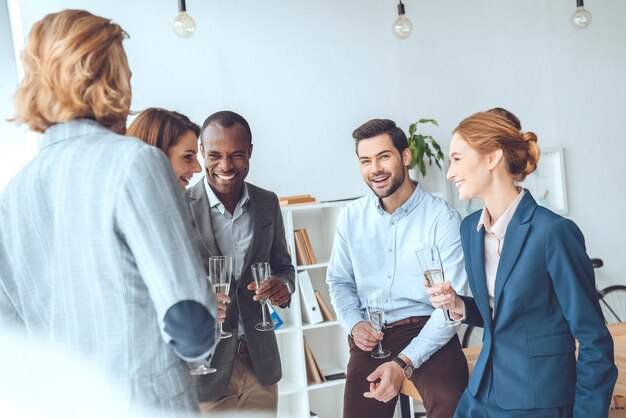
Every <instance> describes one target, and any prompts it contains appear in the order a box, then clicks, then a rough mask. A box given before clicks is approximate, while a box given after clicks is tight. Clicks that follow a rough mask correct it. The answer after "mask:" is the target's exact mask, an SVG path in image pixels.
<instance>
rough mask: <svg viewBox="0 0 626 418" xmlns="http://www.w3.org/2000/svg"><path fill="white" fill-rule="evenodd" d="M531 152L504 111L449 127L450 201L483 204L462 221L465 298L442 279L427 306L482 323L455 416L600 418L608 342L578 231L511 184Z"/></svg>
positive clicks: (533, 157)
mask: <svg viewBox="0 0 626 418" xmlns="http://www.w3.org/2000/svg"><path fill="white" fill-rule="evenodd" d="M539 155H540V152H539V147H538V146H537V136H536V135H535V134H534V133H532V132H522V131H521V126H520V123H519V120H518V119H517V117H515V116H514V115H513V114H512V113H510V112H508V111H506V110H505V109H501V108H496V109H492V110H490V111H487V112H479V113H476V114H474V115H472V116H470V117H468V118H466V119H464V120H463V121H461V123H460V124H459V126H458V127H457V128H456V129H455V130H454V131H453V136H452V140H451V141H450V159H451V165H450V169H449V171H448V179H450V180H451V181H453V182H454V183H455V185H456V188H457V191H458V193H459V198H460V199H462V200H467V199H476V198H478V199H481V200H482V201H483V203H484V209H482V211H478V212H475V213H473V214H471V215H469V216H467V217H466V218H465V219H464V220H463V222H462V224H461V240H462V245H463V252H464V255H465V269H466V272H467V276H468V279H469V284H470V289H471V291H472V295H473V297H467V296H459V295H457V294H456V292H455V291H454V289H452V288H451V287H450V283H449V282H446V283H444V284H443V285H441V286H436V287H432V288H429V289H428V293H429V295H430V300H431V302H432V304H433V305H434V306H435V307H442V306H443V305H444V304H445V306H446V308H447V309H448V310H449V311H450V313H451V315H452V316H453V317H455V318H456V319H463V322H464V323H467V324H470V325H473V326H480V327H484V340H483V346H482V349H481V352H480V355H479V357H478V360H477V362H476V366H475V367H474V370H473V373H472V376H471V378H470V382H469V386H468V388H467V389H466V390H465V392H464V394H463V396H462V397H461V400H460V401H459V404H458V407H457V409H456V413H455V417H457V418H465V417H472V418H473V417H476V418H478V417H481V418H482V417H490V418H491V417H502V418H505V417H506V418H510V417H531V418H532V417H537V418H539V417H580V418H583V417H594V418H601V417H606V416H607V414H608V409H609V405H610V399H611V395H612V392H613V387H614V385H615V380H616V377H617V372H616V368H615V365H614V362H613V340H612V339H611V336H610V334H609V332H608V330H607V327H606V325H605V324H604V320H603V317H602V313H601V311H600V306H599V305H598V300H597V298H596V295H595V291H594V289H595V279H594V273H593V268H592V266H591V261H590V259H589V257H588V256H587V254H586V250H585V243H584V238H583V235H582V233H581V232H580V230H579V229H578V227H577V226H576V224H574V222H572V221H570V220H569V219H566V218H563V217H561V216H559V215H557V214H555V213H553V212H551V211H550V210H548V209H546V208H544V207H541V206H538V205H537V203H536V202H535V200H534V199H533V197H532V196H531V194H530V192H529V191H528V190H526V189H523V188H521V187H519V186H517V184H516V183H517V182H521V181H523V180H524V179H525V178H526V176H527V175H529V174H530V173H532V172H533V171H534V170H535V169H536V167H537V162H538V161H539ZM425 285H426V286H428V283H426V282H425ZM576 340H578V342H579V343H580V345H579V350H578V359H576V356H575V350H576V345H575V341H576Z"/></svg>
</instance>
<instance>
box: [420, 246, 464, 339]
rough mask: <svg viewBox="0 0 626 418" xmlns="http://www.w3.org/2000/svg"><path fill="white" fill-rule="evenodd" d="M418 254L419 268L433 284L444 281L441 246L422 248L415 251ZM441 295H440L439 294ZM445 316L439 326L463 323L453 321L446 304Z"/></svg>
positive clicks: (443, 309) (443, 310) (444, 307)
mask: <svg viewBox="0 0 626 418" xmlns="http://www.w3.org/2000/svg"><path fill="white" fill-rule="evenodd" d="M415 254H416V255H417V263H418V264H419V268H420V270H421V271H422V273H423V274H424V277H426V280H428V283H429V284H430V285H431V286H436V285H438V284H441V283H443V282H444V281H445V280H446V278H445V275H444V273H443V264H442V263H441V255H440V254H439V248H438V247H437V246H436V245H433V246H428V247H424V248H420V249H419V250H417V251H416V252H415ZM437 296H439V295H437ZM442 312H443V316H444V318H445V321H444V323H443V325H441V326H439V328H444V327H452V326H455V325H458V324H460V323H461V321H453V320H452V319H450V314H449V312H448V309H446V305H445V304H444V305H443V307H442Z"/></svg>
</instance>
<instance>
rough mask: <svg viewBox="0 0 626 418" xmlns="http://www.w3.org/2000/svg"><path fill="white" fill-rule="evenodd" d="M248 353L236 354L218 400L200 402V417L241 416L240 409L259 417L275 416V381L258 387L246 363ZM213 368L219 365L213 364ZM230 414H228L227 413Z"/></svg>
mask: <svg viewBox="0 0 626 418" xmlns="http://www.w3.org/2000/svg"><path fill="white" fill-rule="evenodd" d="M247 356H248V354H246V353H239V354H237V358H236V360H235V366H234V368H233V374H232V376H231V378H230V382H229V383H228V386H227V387H226V391H225V392H224V395H223V396H222V398H221V399H219V400H218V401H215V402H201V403H200V412H201V413H202V415H203V416H214V414H217V415H218V416H234V417H239V416H242V415H241V414H242V413H243V412H249V413H251V412H259V413H262V414H261V415H259V416H263V417H266V416H267V417H269V416H276V412H277V410H278V384H274V385H271V386H262V385H261V384H260V383H259V381H258V380H257V378H256V375H255V374H254V371H253V370H252V368H251V367H250V366H249V365H248V362H249V359H248V358H247ZM215 367H219V365H216V366H215ZM230 414H232V415H230Z"/></svg>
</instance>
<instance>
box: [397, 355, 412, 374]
mask: <svg viewBox="0 0 626 418" xmlns="http://www.w3.org/2000/svg"><path fill="white" fill-rule="evenodd" d="M393 361H395V362H396V363H397V364H398V365H400V367H402V373H403V374H404V377H405V378H407V379H410V378H411V376H413V367H411V366H410V365H408V364H407V363H406V361H404V360H402V359H401V358H400V357H394V359H393Z"/></svg>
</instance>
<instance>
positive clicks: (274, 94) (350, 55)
mask: <svg viewBox="0 0 626 418" xmlns="http://www.w3.org/2000/svg"><path fill="white" fill-rule="evenodd" d="M16 1H17V3H19V6H20V9H21V13H22V22H23V26H24V28H25V30H28V28H30V26H31V25H32V23H33V22H34V21H36V20H37V19H39V18H41V17H42V16H43V15H44V14H46V13H48V12H53V11H57V10H60V9H63V8H68V7H73V8H86V9H88V10H90V11H92V12H94V13H96V14H101V15H103V16H107V17H110V18H113V19H114V20H115V21H117V22H119V23H120V24H121V25H122V26H123V27H124V28H125V29H126V30H127V31H128V33H129V34H130V36H131V38H130V39H129V40H128V41H127V42H126V47H127V52H128V55H129V60H130V64H131V67H132V70H133V89H134V99H133V107H134V109H136V110H141V109H143V108H145V107H148V106H162V107H166V108H170V109H175V110H179V111H181V112H183V113H186V114H188V115H189V116H190V117H192V119H195V120H196V121H197V122H199V123H202V121H203V119H204V118H205V117H206V116H208V115H209V114H210V113H212V112H214V111H217V110H221V109H232V110H235V111H238V112H240V113H241V114H243V115H244V116H245V117H246V118H247V119H248V120H249V122H250V124H251V126H252V129H253V135H254V143H255V152H254V156H253V159H252V161H251V163H252V168H251V173H250V176H249V180H251V181H252V182H255V183H257V184H259V185H261V186H264V187H267V188H269V189H273V190H275V191H276V192H277V193H278V194H279V195H290V194H301V193H312V194H313V195H315V196H316V197H317V198H318V199H321V200H325V199H335V198H343V197H350V196H356V195H361V194H363V193H365V192H366V188H365V186H364V185H363V182H362V180H361V178H360V176H359V173H358V167H357V162H356V158H355V156H354V151H353V144H352V140H351V137H350V134H351V132H352V130H353V129H354V128H355V127H357V126H358V125H359V124H360V123H362V122H364V121H365V120H367V119H369V118H373V117H389V118H392V119H395V120H396V121H397V122H399V124H400V125H401V126H403V127H405V128H406V127H407V126H408V124H409V123H410V122H413V121H414V120H416V119H418V118H421V117H433V118H436V119H438V120H439V122H440V125H441V129H438V130H437V129H435V130H429V131H430V132H431V133H433V134H434V135H435V136H436V138H437V139H439V140H440V141H441V142H443V143H444V144H446V145H447V142H448V139H449V133H450V131H451V130H452V128H453V127H454V126H455V125H456V123H458V122H459V121H460V119H462V118H463V117H465V116H467V115H469V114H471V113H473V112H475V111H478V110H485V109H487V108H490V107H493V106H504V107H506V108H509V109H510V110H512V111H513V112H514V113H516V114H517V115H518V116H519V117H520V119H521V120H522V124H523V127H524V128H525V129H528V130H533V131H534V132H536V133H537V135H538V136H539V144H540V145H541V146H551V147H554V146H562V147H564V148H565V162H566V171H567V183H568V197H569V208H570V210H569V215H568V216H570V217H571V218H572V219H573V220H574V221H576V222H577V223H578V224H579V226H580V227H581V228H582V230H583V232H584V233H585V235H586V237H587V244H588V251H589V254H590V255H591V256H599V257H602V258H604V260H605V268H604V269H603V272H601V273H600V274H599V282H600V283H601V284H606V283H608V282H609V281H611V282H612V281H620V282H626V274H624V273H623V270H624V268H623V263H624V261H623V260H624V256H623V254H622V253H623V252H624V250H625V246H624V244H623V240H624V237H626V226H625V222H624V221H623V220H622V219H623V216H622V214H623V212H624V209H626V194H625V193H624V191H623V190H624V186H622V185H621V178H622V172H623V170H622V167H623V165H624V157H625V156H626V144H625V142H624V141H625V139H626V138H625V131H626V117H625V116H626V112H625V110H626V104H625V103H624V100H625V99H626V81H625V80H626V78H625V77H624V75H625V73H626V25H624V22H626V1H624V0H603V1H600V0H587V1H586V7H587V9H588V10H589V11H591V13H592V15H593V22H592V24H591V26H590V27H589V28H588V29H586V30H584V31H575V30H574V29H572V27H571V26H570V24H569V16H570V15H571V13H572V12H573V10H574V8H575V1H574V0H559V1H557V0H551V1H545V0H517V1H511V0H509V1H501V0H491V1H489V0H473V1H467V0H430V1H426V0H406V1H405V3H406V9H407V13H408V15H409V17H410V18H411V19H412V21H413V23H414V26H415V31H414V34H413V36H412V37H411V38H409V39H408V40H405V41H399V40H397V39H395V38H394V37H393V36H392V35H391V29H390V26H391V22H392V21H393V20H394V18H395V10H396V6H395V3H394V1H393V0H386V1H382V0H344V1H341V2H338V1H330V0H326V1H321V0H307V1H304V0H299V1H294V0H290V1H288V0H274V1H258V0H210V1H209V0H202V1H201V0H188V1H187V6H188V10H189V13H190V14H191V15H192V16H193V17H194V18H195V20H196V23H197V25H198V31H197V33H196V35H195V36H194V37H193V38H191V39H188V40H182V39H178V38H177V37H176V36H175V35H174V34H173V32H172V30H171V23H172V20H173V18H174V16H175V15H176V14H177V2H176V1H175V0H168V1H166V0H158V1H157V0H152V1H150V0H134V1H127V0H108V1H107V2H95V1H87V0H82V1H81V0H54V1H51V0H28V1H26V0H16ZM4 30H5V29H4V28H3V29H2V31H4ZM3 36H4V35H3ZM2 39H4V38H2ZM5 49H6V48H4V46H3V50H2V67H5V65H6V60H5V59H6V58H8V57H7V56H6V55H5ZM2 75H3V76H5V74H4V72H3V73H2ZM0 83H2V84H4V78H3V79H0ZM0 100H1V101H2V102H1V103H0V109H1V110H3V111H5V109H7V103H6V100H7V97H6V95H5V93H4V90H3V91H2V97H0ZM9 108H10V106H9ZM5 125H6V123H5V122H4V121H2V122H0V126H2V129H5V128H4V126H5ZM0 132H4V131H0ZM2 146H3V148H2V154H3V155H4V153H5V150H6V147H5V146H4V142H3V143H2ZM2 170H4V171H5V172H6V170H5V169H4V166H3V168H2ZM0 187H1V186H0ZM609 277H610V279H609Z"/></svg>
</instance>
